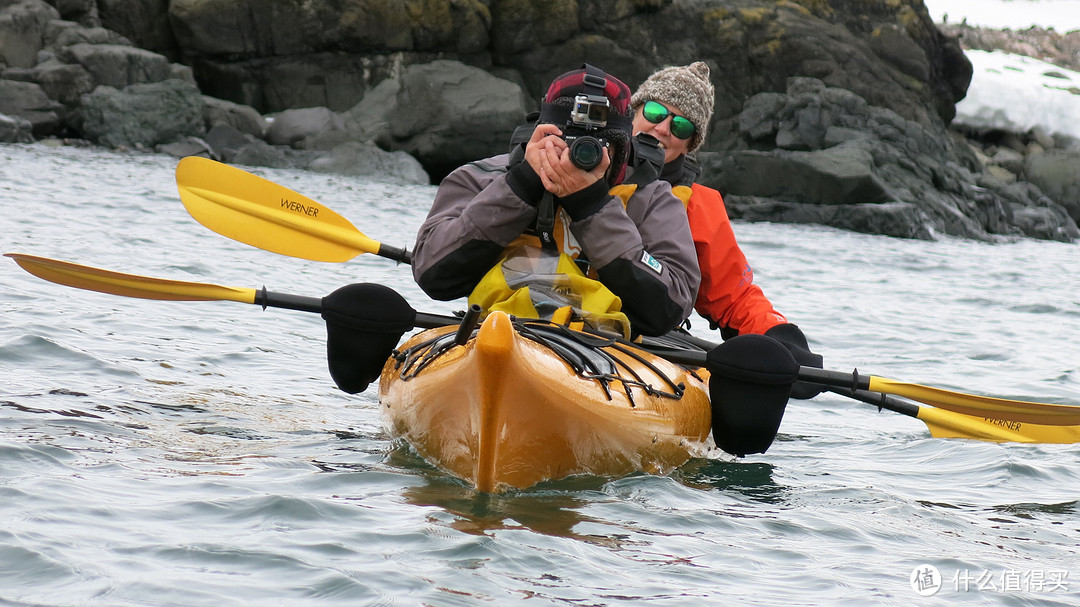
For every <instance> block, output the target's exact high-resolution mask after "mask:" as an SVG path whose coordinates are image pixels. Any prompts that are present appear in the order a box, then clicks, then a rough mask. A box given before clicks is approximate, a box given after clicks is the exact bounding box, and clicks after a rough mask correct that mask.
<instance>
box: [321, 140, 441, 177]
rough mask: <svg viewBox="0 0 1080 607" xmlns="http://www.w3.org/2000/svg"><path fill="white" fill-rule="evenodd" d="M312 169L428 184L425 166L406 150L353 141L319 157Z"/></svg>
mask: <svg viewBox="0 0 1080 607" xmlns="http://www.w3.org/2000/svg"><path fill="white" fill-rule="evenodd" d="M308 169H309V170H311V171H316V172H318V173H336V174H340V175H359V176H364V177H369V178H371V179H373V180H376V181H384V182H387V183H395V184H403V185H427V184H429V183H430V179H429V177H428V174H427V172H426V171H424V167H423V166H421V165H420V163H419V162H418V161H417V160H416V159H415V158H413V157H412V156H410V155H408V154H406V153H405V152H386V151H383V150H380V149H379V148H378V147H376V146H374V145H372V144H369V143H360V142H358V141H350V142H347V143H343V144H341V145H339V146H337V147H336V148H334V149H333V150H331V151H330V152H329V153H327V154H325V155H322V156H320V157H318V158H316V159H315V160H314V161H312V162H311V164H310V165H308Z"/></svg>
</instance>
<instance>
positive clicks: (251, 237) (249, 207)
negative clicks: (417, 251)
mask: <svg viewBox="0 0 1080 607" xmlns="http://www.w3.org/2000/svg"><path fill="white" fill-rule="evenodd" d="M176 187H177V189H178V190H179V192H180V200H181V201H183V203H184V207H185V208H187V210H188V213H191V216H192V217H194V218H195V219H196V220H197V221H198V222H199V223H201V224H203V225H204V226H206V227H208V228H210V229H211V230H213V231H215V232H217V233H218V234H221V235H222V236H227V237H229V238H232V239H233V240H238V241H240V242H243V243H245V244H249V245H251V246H253V247H258V248H260V249H265V250H267V251H272V252H274V253H280V254H282V255H289V256H291V257H300V258H303V259H310V260H313V261H333V262H340V261H348V260H350V259H352V258H353V257H356V256H357V255H360V254H361V253H374V254H375V255H379V256H380V257H386V258H388V259H393V260H395V261H399V262H404V263H409V262H410V261H411V258H412V256H411V255H410V254H409V252H408V251H406V250H405V249H399V248H397V247H391V246H387V245H384V244H382V243H379V242H376V241H374V240H372V239H370V238H368V237H367V236H365V235H364V234H363V233H361V232H360V230H357V229H356V228H355V227H353V225H352V224H351V223H349V220H348V219H345V218H344V217H342V216H341V215H338V214H337V213H335V212H334V211H332V210H330V209H328V208H326V207H324V206H323V205H321V204H319V203H318V202H315V201H314V200H311V199H310V198H307V197H305V196H303V195H301V194H298V193H296V192H294V191H292V190H290V189H288V188H286V187H283V186H280V185H278V184H276V183H274V182H272V181H269V180H266V179H263V178H262V177H259V176H257V175H252V174H251V173H248V172H247V171H243V170H241V169H238V168H235V167H232V166H229V165H227V164H222V163H220V162H215V161H213V160H210V159H208V158H201V157H198V156H188V157H187V158H184V159H182V160H181V161H180V163H179V164H177V165H176Z"/></svg>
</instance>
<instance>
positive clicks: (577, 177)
mask: <svg viewBox="0 0 1080 607" xmlns="http://www.w3.org/2000/svg"><path fill="white" fill-rule="evenodd" d="M561 135H562V131H561V130H560V129H559V127H558V126H556V125H554V124H538V125H536V129H535V130H534V131H533V135H532V137H531V138H530V139H529V142H528V143H527V144H526V145H525V161H526V162H528V163H529V165H530V166H531V167H532V168H533V170H534V171H536V174H537V175H539V176H540V182H541V183H542V184H543V185H544V189H545V190H547V191H549V192H551V193H552V194H554V195H555V196H557V197H560V198H562V197H566V196H569V195H570V194H573V193H575V192H580V191H581V190H584V189H585V188H587V187H589V186H591V185H593V184H594V183H596V182H598V181H600V180H602V179H603V178H604V174H605V173H606V172H607V169H608V167H609V166H610V165H611V156H610V155H609V153H608V150H607V148H604V151H603V154H604V155H603V158H602V159H601V160H600V164H599V165H597V166H596V167H594V168H593V169H592V170H591V171H585V170H582V169H580V168H578V167H577V166H575V165H574V163H573V161H571V160H570V146H568V145H567V144H566V141H564V140H563V138H562V137H561Z"/></svg>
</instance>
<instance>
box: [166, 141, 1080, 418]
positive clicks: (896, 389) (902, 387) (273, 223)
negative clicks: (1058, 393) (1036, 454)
mask: <svg viewBox="0 0 1080 607" xmlns="http://www.w3.org/2000/svg"><path fill="white" fill-rule="evenodd" d="M176 181H177V186H178V187H179V189H180V196H181V199H183V201H184V205H185V206H186V207H187V209H188V212H190V213H191V215H192V216H193V217H195V218H196V219H197V220H198V221H199V222H200V223H202V224H203V225H205V226H207V227H209V228H210V229H212V230H214V231H215V232H218V233H219V234H222V235H224V236H227V237H229V238H232V239H234V240H239V241H240V242H243V243H246V244H249V245H252V246H255V247H258V248H261V249H265V250H268V251H272V252H275V253H280V254H283V255H289V256H292V257H301V258H304V259H313V260H316V261H346V260H348V259H351V258H352V257H355V256H356V255H358V254H359V253H362V252H367V253H376V254H378V255H381V256H383V257H389V258H390V259H397V260H398V261H405V262H406V263H408V262H409V258H410V256H409V254H408V253H407V252H405V251H402V250H401V249H394V248H392V247H386V246H385V245H382V244H380V243H378V242H376V241H374V240H371V239H370V238H368V237H367V236H364V234H363V233H361V232H360V231H359V230H357V229H356V228H355V227H353V225H352V224H351V223H349V221H348V220H347V219H345V218H344V217H341V216H340V215H338V214H337V213H335V212H333V211H331V210H330V209H327V208H325V207H323V206H322V205H320V204H319V203H317V202H314V201H312V200H309V199H307V198H304V197H303V196H301V195H300V194H297V193H295V192H293V191H291V190H289V189H287V188H285V187H282V186H280V185H277V184H275V183H273V182H270V181H268V180H266V179H263V178H262V177H257V176H255V175H252V174H250V173H247V172H245V171H243V170H241V169H237V168H235V167H231V166H229V165H227V164H222V163H219V162H214V161H213V160H208V159H206V158H200V157H194V156H193V157H188V158H184V159H183V160H181V161H180V164H179V165H178V166H177V169H176ZM279 199H280V200H281V201H289V202H290V203H292V202H295V203H296V205H292V204H286V203H284V202H280V203H279V202H278V201H279ZM328 224H332V225H328ZM342 243H345V244H342ZM384 250H389V251H393V252H396V253H397V254H398V255H397V256H395V254H394V253H384ZM693 339H696V338H693ZM698 341H700V342H701V343H699V344H698V345H700V346H701V347H703V348H705V349H711V348H712V347H715V345H716V344H712V343H710V342H708V341H706V340H698ZM694 358H696V357H694ZM703 360H704V359H702V360H701V361H697V360H696V359H695V360H694V361H688V362H690V363H691V364H704V363H703ZM799 379H800V380H803V381H808V382H811V383H818V384H824V385H828V386H838V387H841V388H852V389H858V390H870V391H873V392H880V393H883V394H891V395H895V396H902V397H905V398H910V399H912V400H915V401H918V402H921V403H924V404H927V405H932V406H934V407H939V408H942V409H948V410H950V411H955V412H957V413H962V414H964V415H969V416H975V417H987V418H992V419H1003V417H1002V416H1003V415H1005V414H1009V415H1010V417H1009V418H1008V419H1010V420H1013V421H1019V422H1021V423H1042V424H1051V425H1053V424H1058V425H1076V424H1080V407H1070V406H1065V405H1052V404H1044V403H1033V402H1026V401H1017V400H1008V399H1000V398H994V397H989V396H978V395H974V394H965V393H963V392H954V391H951V390H945V389H942V388H934V387H931V386H923V385H920V384H913V383H908V382H901V381H896V380H892V379H887V378H884V377H877V376H873V375H867V376H860V375H858V374H857V373H855V374H846V373H838V372H835V371H822V370H820V369H813V368H810V367H803V369H802V371H800V373H799ZM1048 420H1058V421H1056V422H1052V421H1048Z"/></svg>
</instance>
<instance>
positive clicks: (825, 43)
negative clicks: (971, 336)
mask: <svg viewBox="0 0 1080 607" xmlns="http://www.w3.org/2000/svg"><path fill="white" fill-rule="evenodd" d="M391 4H392V5H387V4H386V3H381V2H375V1H374V0H371V1H368V0H352V1H351V2H349V3H346V4H345V5H344V7H343V5H342V4H341V3H332V2H329V1H323V0H313V1H311V2H305V3H279V2H270V1H269V0H154V1H153V2H144V1H139V0H0V142H10V143H29V142H32V141H52V142H67V143H70V144H73V145H74V144H92V145H102V146H106V147H109V148H113V149H120V150H133V151H155V152H160V153H166V154H171V155H173V156H176V157H182V156H186V155H192V154H199V155H204V156H208V157H211V158H215V159H218V160H222V161H224V162H228V163H232V164H238V165H245V166H268V167H288V168H301V169H307V170H313V171H322V172H328V173H344V174H352V175H363V176H367V177H370V178H373V179H379V180H384V181H389V182H392V183H429V182H432V181H435V182H437V181H438V180H439V179H440V178H441V176H442V175H444V174H445V173H446V172H448V171H449V170H452V169H453V168H454V167H456V166H458V165H460V164H462V163H464V162H468V161H471V160H474V159H477V158H481V157H484V156H487V155H490V154H495V153H499V152H501V151H504V150H505V148H506V141H507V140H508V137H509V133H510V132H512V130H513V128H514V127H515V126H516V125H517V124H519V123H520V122H521V120H522V118H523V117H524V115H525V114H526V113H527V112H528V111H531V110H533V109H535V108H536V100H538V99H539V97H540V96H541V95H542V92H543V88H544V87H545V86H546V83H547V82H548V81H549V80H550V79H551V78H552V77H553V76H555V75H557V74H558V73H560V72H562V71H564V70H565V69H570V68H572V67H576V66H577V65H580V63H581V62H582V61H586V60H587V61H590V62H592V63H596V64H598V65H601V66H602V67H603V68H605V69H607V70H609V71H611V72H612V73H614V74H617V75H619V76H620V77H621V78H622V79H623V80H625V81H626V82H627V83H628V84H629V85H630V86H631V87H634V86H636V85H637V84H638V83H640V82H641V81H642V80H643V79H644V78H645V77H646V76H647V75H648V74H649V73H651V72H652V71H653V70H655V69H657V68H659V67H662V66H664V65H673V64H686V63H689V62H691V61H694V60H698V59H702V60H705V61H706V62H707V63H709V65H710V68H711V69H712V71H713V76H714V81H715V84H716V85H717V91H718V92H717V100H716V102H717V103H716V108H717V109H716V115H715V117H714V120H713V123H712V124H711V125H710V139H709V140H708V141H707V143H706V145H705V147H704V148H703V151H702V152H701V154H700V156H699V161H700V163H701V164H702V166H703V168H704V171H703V180H704V181H705V182H706V183H708V184H710V185H713V186H715V187H717V188H718V189H720V190H721V191H722V192H723V193H724V195H725V200H726V201H727V203H728V206H729V212H730V213H731V214H732V216H733V217H735V218H740V219H744V220H751V221H783V222H802V223H818V224H824V225H830V226H835V227H839V228H843V229H850V230H857V231H861V232H868V233H876V234H887V235H892V236H898V237H905V238H936V237H937V236H939V235H943V234H948V235H955V236H961V237H965V238H973V239H979V240H997V239H1002V238H1015V237H1031V238H1041V239H1053V240H1061V241H1073V240H1077V239H1080V229H1078V228H1077V221H1078V220H1080V178H1078V177H1076V175H1078V174H1080V171H1078V170H1077V169H1080V151H1078V150H1080V146H1078V145H1077V144H1076V142H1073V141H1066V140H1062V139H1061V138H1054V137H1049V136H1047V134H1045V133H1040V132H1025V133H1006V132H973V131H965V130H964V129H962V128H958V127H955V126H953V127H950V126H949V123H950V121H952V119H953V117H954V115H955V104H956V103H957V102H958V101H959V100H960V99H962V98H963V95H964V93H965V92H966V90H967V86H968V83H969V81H970V78H971V64H970V63H969V62H968V61H967V60H966V58H965V57H964V56H963V53H962V50H961V46H963V47H964V48H980V49H986V50H996V49H1005V50H1009V51H1011V52H1019V53H1023V54H1027V55H1029V56H1036V57H1038V58H1040V59H1043V60H1044V61H1048V62H1051V63H1054V64H1056V65H1060V66H1061V67H1063V68H1066V69H1074V66H1073V63H1075V62H1077V57H1080V54H1077V52H1076V48H1077V46H1080V43H1078V39H1077V38H1078V37H1080V33H1076V32H1074V33H1070V34H1067V35H1059V34H1057V33H1056V32H1053V30H1041V31H1036V30H1035V29H1034V28H1033V29H1032V30H1025V31H1023V32H1008V31H1005V32H996V31H992V30H979V29H977V28H970V27H968V26H966V25H964V24H957V25H950V24H944V25H941V26H937V25H935V24H934V23H932V21H931V20H930V18H929V15H928V13H927V11H926V8H925V6H923V4H922V0H898V1H897V2H890V3H881V4H882V5H881V6H877V5H875V6H867V4H866V3H864V2H859V1H857V0H792V1H789V2H782V3H776V2H774V1H771V0H769V1H766V0H641V1H636V2H632V3H612V2H610V1H607V0H577V1H569V0H566V1H563V0H553V1H551V2H545V3H534V2H529V1H527V0H486V1H480V0H455V1H450V0H432V1H430V2H424V3H417V4H416V6H415V7H413V6H412V4H410V3H408V2H406V3H401V4H398V3H391ZM410 7H412V9H410ZM413 9H414V10H413ZM282 24H288V26H287V27H286V26H283V25H282ZM672 24H678V26H679V27H677V28H675V29H674V30H673V29H672ZM641 49H650V50H649V52H642V51H641Z"/></svg>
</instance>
